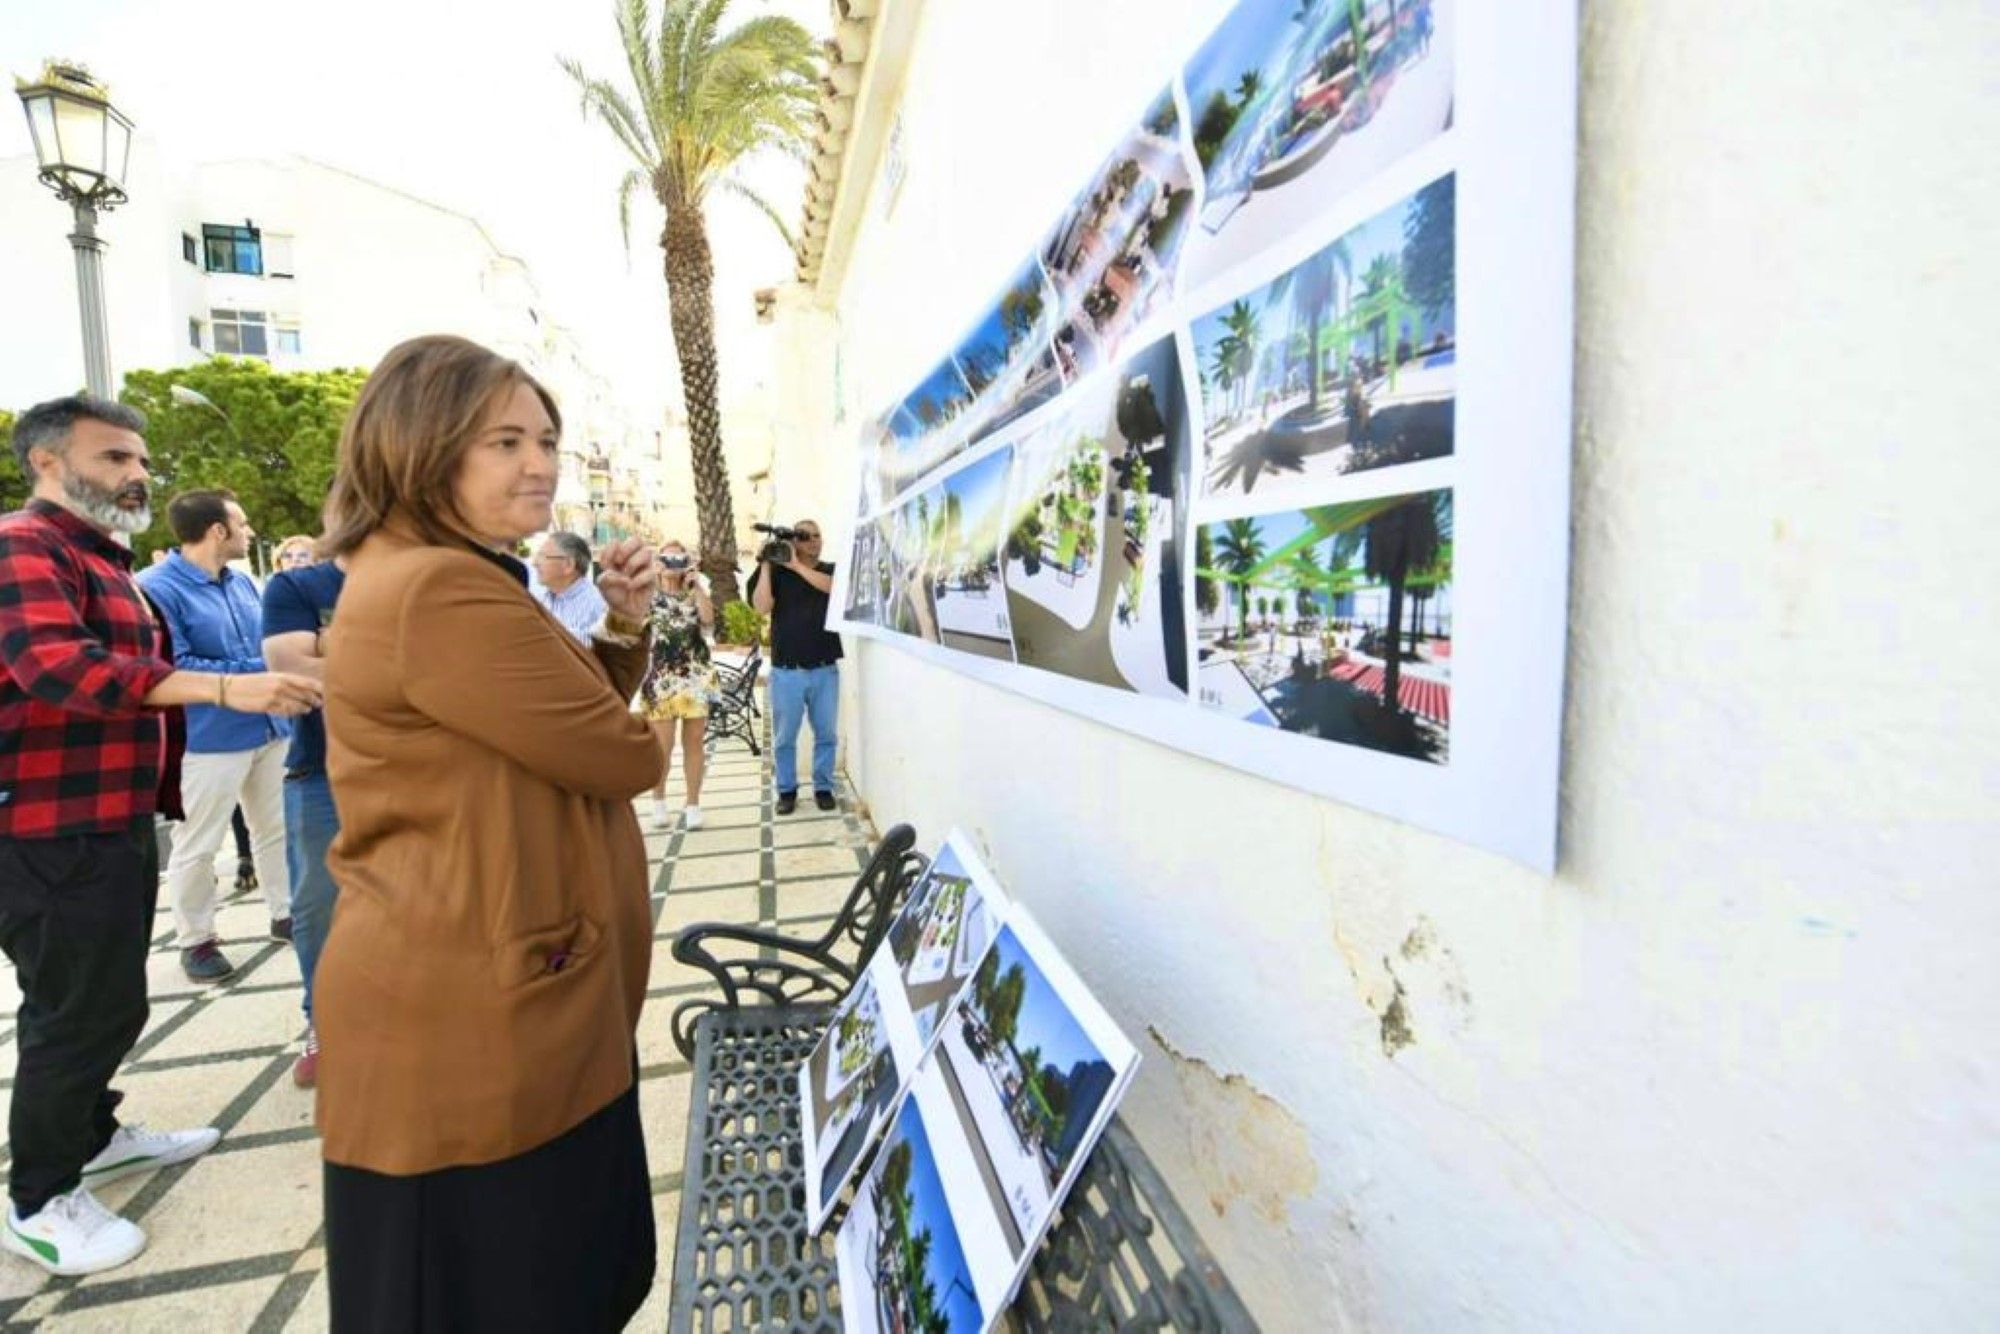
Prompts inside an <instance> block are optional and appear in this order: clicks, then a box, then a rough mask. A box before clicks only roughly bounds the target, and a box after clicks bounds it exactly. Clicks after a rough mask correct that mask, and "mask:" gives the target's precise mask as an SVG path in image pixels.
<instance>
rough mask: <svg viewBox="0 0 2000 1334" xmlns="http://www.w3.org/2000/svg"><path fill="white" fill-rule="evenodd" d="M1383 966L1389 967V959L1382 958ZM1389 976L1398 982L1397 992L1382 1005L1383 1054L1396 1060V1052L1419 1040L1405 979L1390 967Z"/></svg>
mask: <svg viewBox="0 0 2000 1334" xmlns="http://www.w3.org/2000/svg"><path fill="white" fill-rule="evenodd" d="M1382 966H1383V967H1384V968H1389V961H1388V960H1387V959H1384V960H1382ZM1389 976H1390V978H1391V979H1393V980H1394V981H1395V983H1396V991H1395V994H1394V995H1392V996H1390V997H1389V1003H1388V1004H1387V1005H1385V1006H1383V1007H1382V1016H1381V1018H1382V1054H1383V1055H1384V1056H1387V1057H1389V1058H1390V1059H1391V1060H1394V1059H1395V1057H1396V1053H1397V1052H1399V1051H1401V1050H1402V1049H1403V1048H1405V1047H1407V1046H1410V1045H1411V1044H1412V1043H1414V1042H1415V1041H1416V1040H1417V1035H1416V1032H1415V1031H1414V1030H1412V1029H1411V1027H1410V1005H1409V993H1408V992H1406V991H1404V990H1403V979H1402V978H1400V977H1397V976H1396V970H1395V969H1394V968H1389Z"/></svg>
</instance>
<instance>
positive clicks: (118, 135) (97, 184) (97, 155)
mask: <svg viewBox="0 0 2000 1334" xmlns="http://www.w3.org/2000/svg"><path fill="white" fill-rule="evenodd" d="M14 91H15V92H16V93H18V94H19V95H20V98H21V106H22V109H23V110H25V111H26V112H27V113H28V133H29V134H30V135H32V136H33V138H34V141H35V160H36V161H37V162H38V163H39V164H40V166H41V171H40V173H39V175H40V178H41V182H42V184H44V185H46V186H48V187H49V188H50V189H51V190H54V191H55V192H56V197H57V198H59V199H61V200H62V201H63V202H64V203H65V204H68V205H69V206H70V207H71V209H72V210H73V212H74V214H75V217H76V230H75V231H74V232H72V233H70V238H69V243H70V248H71V249H72V250H74V251H75V252H76V299H77V304H78V305H79V306H80V307H81V308H82V315H83V373H84V380H85V382H86V383H87V384H88V385H89V386H90V392H91V393H93V394H95V395H97V396H98V397H99V398H110V397H111V396H112V388H111V336H110V329H109V326H108V325H107V324H106V322H105V318H104V265H103V258H102V257H103V254H104V242H103V241H102V240H101V239H99V237H98V235H97V211H98V210H99V209H104V210H106V211H107V212H108V211H109V210H111V209H113V208H115V207H117V206H118V205H119V204H122V203H124V202H125V169H126V166H127V165H128V163H129V161H130V159H131V156H132V122H131V120H129V119H128V118H127V117H126V116H125V115H124V114H123V113H121V112H120V111H119V110H118V108H116V107H114V106H112V105H111V99H110V96H109V95H108V93H107V92H106V90H105V88H104V87H103V85H101V84H99V83H97V82H96V81H95V80H93V79H92V78H91V77H90V72H89V71H88V70H86V69H84V68H83V67H82V66H81V65H72V64H65V63H62V62H59V61H50V62H49V63H48V64H46V65H44V66H43V67H42V77H41V78H40V80H38V81H37V82H35V83H27V82H24V81H22V80H20V79H16V80H15V81H14Z"/></svg>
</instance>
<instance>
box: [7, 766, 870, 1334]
mask: <svg viewBox="0 0 2000 1334" xmlns="http://www.w3.org/2000/svg"><path fill="white" fill-rule="evenodd" d="M769 754H770V752H769V748H768V746H767V747H766V749H765V757H764V759H763V760H762V761H760V760H758V759H755V758H753V757H752V756H751V755H750V754H749V753H748V751H747V750H746V749H745V748H744V747H743V746H742V745H741V744H740V743H737V742H725V743H724V744H723V746H722V748H721V751H720V754H719V756H718V758H717V760H716V761H715V762H714V763H713V764H712V765H711V768H710V772H709V775H708V779H707V782H706V783H705V784H704V787H703V792H702V810H703V812H704V813H705V814H706V815H707V817H708V818H707V824H706V827H705V828H703V829H701V830H698V831H695V832H693V833H684V832H681V831H680V830H679V829H678V828H676V829H675V830H673V831H670V832H655V831H653V830H652V829H651V827H650V825H646V824H645V823H644V821H645V816H646V813H647V805H646V803H645V802H643V801H642V802H641V803H640V807H639V809H640V816H641V821H642V827H645V828H646V831H647V834H646V847H647V853H648V857H649V859H650V861H651V862H652V866H653V870H654V873H655V874H654V881H653V908H654V917H655V919H656V920H655V933H656V938H655V944H654V947H653V972H652V983H651V991H650V992H649V999H648V1001H647V1004H646V1010H645V1014H644V1017H643V1018H642V1020H641V1023H640V1029H639V1063H640V1076H641V1081H642V1082H641V1085H640V1107H641V1111H642V1113H643V1116H644V1118H645V1128H646V1148H647V1155H648V1159H649V1162H650V1165H651V1169H652V1172H653V1196H654V1202H655V1208H656V1211H657V1215H658V1220H659V1243H660V1262H659V1273H658V1277H657V1279H656V1280H655V1283H654V1288H653V1293H652V1296H651V1298H650V1299H649V1300H648V1302H647V1304H646V1306H645V1308H644V1309H643V1310H641V1311H640V1312H639V1314H638V1316H637V1317H636V1318H635V1319H634V1320H633V1322H632V1326H631V1328H632V1329H634V1330H658V1329H663V1328H665V1325H666V1301H667V1279H668V1276H669V1274H670V1272H671V1270H672V1255H673V1233H674V1223H675V1218H676V1216H677V1211H678V1209H679V1205H680V1184H681V1162H682V1148H683V1146H684V1143H685V1132H686V1117H687V1106H688V1067H687V1063H686V1062H685V1061H683V1060H682V1059H681V1056H680V1053H679V1052H678V1051H677V1050H676V1049H675V1048H674V1044H673V1038H672V1036H671V1034H670V1033H669V1032H668V1028H667V1020H668V1016H669V1015H670V1014H671V1013H672V1011H673V1008H674V1006H675V1005H676V1004H678V1003H679V999H680V998H681V997H683V996H685V995H687V994H689V993H691V992H693V991H697V990H700V983H699V982H698V980H697V978H696V975H695V974H694V972H693V971H692V970H690V969H688V968H685V967H682V966H680V965H677V964H675V963H674V962H673V960H672V957H671V955H670V953H669V951H670V948H671V943H672V939H673V935H674V932H675V931H676V930H678V929H679V928H681V927H683V926H685V925H687V924H688V923H690V922H696V921H717V920H723V921H735V922H746V923H747V922H760V923H763V924H765V925H776V926H779V927H782V928H785V929H789V930H794V931H796V930H799V929H801V928H803V927H805V926H808V925H815V926H821V927H823V925H824V923H825V921H826V920H827V919H828V918H830V917H831V916H832V915H833V913H834V912H835V911H836V910H837V909H838V908H839V906H840V903H841V901H842V900H843V898H844V897H845V895H846V893H847V891H848V889H849V888H850V887H851V886H852V884H853V880H854V876H855V874H856V872H857V871H858V870H859V869H860V867H861V866H862V865H863V864H865V862H866V859H867V855H868V849H869V846H870V840H871V837H872V831H870V830H869V829H868V828H867V827H866V826H865V825H864V823H863V822H862V820H861V819H860V818H859V817H858V816H857V815H856V814H855V811H854V803H853V800H852V796H851V794H850V793H849V792H847V790H846V789H845V785H843V788H842V793H841V809H840V810H839V811H837V812H821V811H819V810H816V809H814V808H813V806H812V803H811V801H810V793H807V794H806V795H807V796H808V800H807V801H806V802H804V803H803V804H802V806H801V808H800V809H799V811H798V812H797V813H796V814H794V815H790V816H786V817H784V818H783V819H782V820H779V819H776V818H775V817H774V814H773V810H772V798H771V789H770V780H769V774H770V766H769ZM679 788H680V783H679V775H678V774H676V776H675V778H674V780H673V785H672V788H671V790H670V795H673V796H676V797H677V796H678V793H679ZM677 823H678V822H677ZM160 925H161V930H160V933H159V934H158V935H157V936H156V937H155V939H154V950H153V954H152V957H151V959H150V960H149V961H148V969H147V971H148V975H149V977H150V979H151V986H152V1000H153V1013H152V1019H151V1021H150V1022H149V1023H148V1025H147V1027H146V1032H145V1034H144V1036H142V1037H141V1038H140V1039H139V1043H138V1045H137V1046H136V1047H134V1048H133V1051H132V1054H131V1056H130V1058H128V1060H127V1062H126V1065H125V1068H124V1069H123V1070H122V1071H121V1072H120V1075H119V1078H118V1080H117V1083H116V1086H117V1087H118V1088H121V1089H123V1090H124V1091H125V1093H126V1095H127V1096H126V1101H125V1104H124V1106H123V1107H122V1108H121V1111H123V1112H125V1113H126V1114H127V1115H128V1116H130V1117H131V1118H132V1119H135V1120H141V1121H145V1122H147V1123H148V1124H151V1125H155V1126H161V1127H184V1126H193V1125H215V1126H219V1127H221V1128H222V1131H223V1138H222V1142H221V1143H220V1144H219V1145H217V1146H216V1148H215V1149H214V1150H213V1151H211V1152H210V1153H209V1154H207V1155H206V1156H205V1157H203V1158H201V1159H198V1160H197V1161H195V1162H193V1163H187V1164H182V1165H180V1166H176V1167H170V1168H167V1169H165V1170H163V1171H160V1172H157V1173H152V1174H148V1175H143V1176H138V1177H132V1178H128V1179H126V1180H124V1181H119V1182H114V1183H112V1184H111V1185H109V1186H106V1187H104V1188H103V1189H102V1190H101V1191H99V1192H98V1196H99V1198H100V1199H102V1200H103V1201H104V1203H105V1204H106V1205H107V1206H108V1207H110V1208H112V1209H115V1210H117V1211H119V1212H120V1213H122V1214H124V1215H125V1216H126V1217H128V1218H131V1219H133V1220H134V1221H136V1222H138V1223H139V1224H141V1225H142V1226H143V1227H144V1228H145V1229H146V1231H147V1233H148V1236H149V1239H150V1240H149V1244H148V1246H147V1248H146V1250H145V1252H144V1253H143V1254H141V1255H140V1256H139V1258H138V1259H137V1260H135V1261H133V1262H132V1263H131V1264H129V1265H126V1266H124V1267H123V1268H120V1269H115V1270H112V1271H110V1272H109V1273H104V1274H98V1275H94V1276H92V1277H90V1278H85V1279H66V1278H52V1277H50V1276H48V1275H46V1274H44V1273H43V1272H42V1271H41V1270H39V1269H37V1268H35V1267H34V1266H32V1265H30V1264H28V1263H27V1262H26V1261H24V1260H21V1259H19V1258H17V1257H15V1256H13V1255H5V1254H0V1329H5V1330H16V1329H38V1330H44V1331H51V1332H52V1331H57V1330H113V1329H115V1330H173V1331H182V1330H190V1329H197V1330H253V1331H260V1332H261V1331H276V1330H318V1329H324V1328H326V1325H327V1311H326V1284H325V1281H324V1279H323V1278H322V1270H323V1269H324V1267H325V1264H326V1253H325V1251H324V1250H323V1249H322V1240H323V1238H322V1234H321V1228H320V1184H319V1181H320V1177H319V1146H318V1142H317V1136H316V1134H315V1132H314V1130H313V1127H312V1095H311V1093H309V1092H305V1091H301V1090H299V1089H295V1088H293V1087H292V1082H291V1078H290V1070H291V1064H292V1060H293V1058H294V1057H295V1056H296V1055H297V1054H298V1051H299V1048H300V1042H301V1039H302V1037H303V1028H302V1023H301V1019H300V1016H299V977H298V965H297V961H296V959H295V958H294V956H293V954H292V951H291V948H290V946H285V945H279V944H276V943H273V942H272V941H270V940H268V939H267V938H266V935H265V932H266V930H267V925H268V922H267V918H266V916H265V912H264V909H263V904H262V900H261V899H260V898H259V897H258V896H257V895H255V894H251V895H247V896H245V897H243V898H241V899H238V900H236V901H234V902H232V903H230V904H228V905H227V906H226V907H224V908H223V909H222V912H221V914H220V916H219V928H220V930H221V932H222V935H223V943H224V948H225V949H226V950H227V952H228V953H229V955H230V957H231V958H232V959H233V960H235V962H236V963H237V965H238V971H237V973H236V975H235V976H234V977H233V978H232V979H231V980H230V981H229V982H228V983H226V984H225V985H222V986H219V987H209V988H203V987H198V986H195V985H193V984H191V983H189V982H188V981H187V980H186V979H185V978H183V977H182V976H181V972H180V967H179V961H178V957H177V955H176V954H175V952H174V950H173V949H172V947H171V933H170V931H169V930H168V924H167V919H166V918H165V916H164V915H162V918H161V923H160ZM18 1001H19V993H18V991H17V990H16V989H15V987H14V977H13V970H12V969H11V968H9V967H7V966H6V965H5V963H4V961H0V1015H4V1016H6V1017H5V1019H4V1020H0V1088H11V1087H12V1085H13V1072H14V1055H15V1052H14V1044H13V1019H12V1015H13V1012H14V1009H15V1008H16V1006H17V1004H18Z"/></svg>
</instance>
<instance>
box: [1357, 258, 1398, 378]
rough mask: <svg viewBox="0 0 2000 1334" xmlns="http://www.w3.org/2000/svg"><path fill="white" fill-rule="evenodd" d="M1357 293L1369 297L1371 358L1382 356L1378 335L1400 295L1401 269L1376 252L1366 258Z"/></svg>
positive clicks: (1364, 297)
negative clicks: (1371, 339)
mask: <svg viewBox="0 0 2000 1334" xmlns="http://www.w3.org/2000/svg"><path fill="white" fill-rule="evenodd" d="M1361 296H1362V299H1363V300H1371V299H1372V304H1373V307H1374V308H1373V309H1372V310H1371V311H1370V313H1369V317H1368V332H1370V333H1371V334H1373V335H1374V336H1375V351H1374V353H1373V356H1374V358H1375V360H1377V361H1380V360H1381V359H1382V335H1383V333H1384V331H1385V330H1386V328H1387V326H1388V323H1389V318H1390V314H1389V312H1390V310H1391V308H1392V307H1394V306H1397V305H1400V304H1401V301H1402V298H1403V269H1402V265H1401V264H1399V263H1398V262H1397V261H1396V259H1395V258H1394V257H1393V256H1390V255H1377V256H1375V258H1373V259H1371V260H1369V261H1368V267H1367V268H1366V269H1364V270H1363V271H1362V274H1361Z"/></svg>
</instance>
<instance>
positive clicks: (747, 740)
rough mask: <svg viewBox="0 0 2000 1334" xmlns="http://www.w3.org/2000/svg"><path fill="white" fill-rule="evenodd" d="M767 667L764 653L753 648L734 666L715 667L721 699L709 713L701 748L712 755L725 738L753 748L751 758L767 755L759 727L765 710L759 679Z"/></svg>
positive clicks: (726, 664)
mask: <svg viewBox="0 0 2000 1334" xmlns="http://www.w3.org/2000/svg"><path fill="white" fill-rule="evenodd" d="M763 666H764V651H763V649H761V648H759V647H758V646H756V645H754V644H753V645H751V646H750V656H749V657H747V658H745V659H744V660H743V661H742V662H741V663H738V664H737V665H735V666H731V665H730V664H728V663H726V662H718V663H717V664H716V665H715V675H716V684H717V685H718V686H719V687H720V688H721V696H720V698H718V699H717V700H716V701H715V703H714V704H712V705H710V706H709V710H708V735H707V739H706V741H705V742H704V744H703V747H702V749H703V750H704V751H705V752H706V753H708V754H710V755H713V754H714V753H715V748H716V746H717V744H718V743H720V742H721V740H722V739H723V738H724V737H735V738H736V739H737V740H738V741H741V742H742V743H743V744H744V745H746V746H748V747H750V753H751V754H752V755H762V754H763V753H764V752H763V751H762V750H760V749H758V746H757V724H758V722H759V720H760V719H761V718H762V717H763V711H762V710H761V709H759V708H758V706H757V676H758V673H759V672H760V671H761V670H762V669H763Z"/></svg>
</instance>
